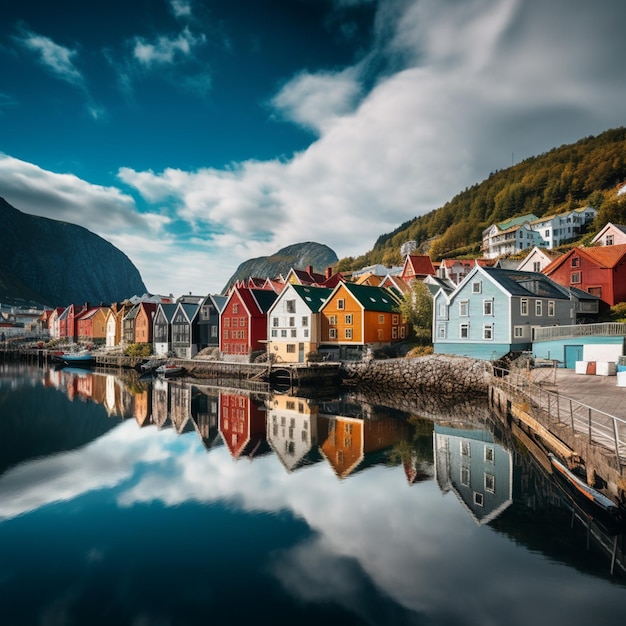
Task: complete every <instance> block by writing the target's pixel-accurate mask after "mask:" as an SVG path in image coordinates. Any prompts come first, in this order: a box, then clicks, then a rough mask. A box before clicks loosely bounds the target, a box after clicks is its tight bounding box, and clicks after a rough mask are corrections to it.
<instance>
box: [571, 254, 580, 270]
mask: <svg viewBox="0 0 626 626" xmlns="http://www.w3.org/2000/svg"><path fill="white" fill-rule="evenodd" d="M572 267H580V258H579V257H577V256H573V257H572Z"/></svg>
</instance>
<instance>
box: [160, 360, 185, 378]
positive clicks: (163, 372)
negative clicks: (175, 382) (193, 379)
mask: <svg viewBox="0 0 626 626" xmlns="http://www.w3.org/2000/svg"><path fill="white" fill-rule="evenodd" d="M154 371H155V372H156V373H157V374H158V375H159V376H163V377H165V378H170V377H173V376H180V375H181V374H182V373H183V372H184V371H185V368H184V367H181V366H180V365H168V364H165V363H164V364H163V365H159V367H157V368H156V370H154Z"/></svg>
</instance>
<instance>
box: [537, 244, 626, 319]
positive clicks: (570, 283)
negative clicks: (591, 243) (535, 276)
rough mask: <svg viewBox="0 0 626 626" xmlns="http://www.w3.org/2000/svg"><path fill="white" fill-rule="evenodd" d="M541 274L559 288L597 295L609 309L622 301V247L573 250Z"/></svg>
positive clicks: (625, 253)
mask: <svg viewBox="0 0 626 626" xmlns="http://www.w3.org/2000/svg"><path fill="white" fill-rule="evenodd" d="M543 273H544V274H545V275H546V276H549V277H550V278H551V279H552V280H554V281H555V282H557V283H559V284H560V285H564V286H565V287H576V288H578V289H581V290H583V291H587V292H589V293H590V294H592V295H594V296H598V297H599V298H600V299H601V300H602V302H603V303H604V304H605V306H608V307H611V306H613V305H615V304H617V303H618V302H624V301H626V244H619V245H613V246H596V247H593V248H573V249H572V250H569V251H568V252H567V253H565V254H564V255H563V256H561V257H559V258H558V259H556V260H555V261H553V262H552V263H550V265H548V266H547V267H545V268H544V270H543Z"/></svg>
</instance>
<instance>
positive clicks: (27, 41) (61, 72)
mask: <svg viewBox="0 0 626 626" xmlns="http://www.w3.org/2000/svg"><path fill="white" fill-rule="evenodd" d="M18 40H19V41H20V42H21V43H22V45H23V46H25V47H26V48H28V49H29V50H32V51H33V52H35V53H37V55H38V56H39V60H40V62H41V63H42V64H43V65H44V66H45V67H46V68H47V69H48V70H50V71H51V72H52V73H53V74H55V75H56V76H58V77H59V78H61V79H62V80H65V81H67V82H69V83H72V84H74V85H79V86H82V85H83V82H84V81H83V76H82V74H81V73H80V71H79V70H78V69H77V68H76V66H75V65H74V62H73V59H74V57H75V56H76V54H77V51H76V50H72V49H71V48H66V47H65V46H61V45H59V44H57V43H55V42H54V41H52V39H50V38H49V37H45V36H43V35H38V34H36V33H33V32H30V31H26V32H24V33H23V35H22V36H21V37H19V38H18Z"/></svg>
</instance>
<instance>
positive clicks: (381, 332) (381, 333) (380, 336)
mask: <svg viewBox="0 0 626 626" xmlns="http://www.w3.org/2000/svg"><path fill="white" fill-rule="evenodd" d="M384 338H385V331H384V330H383V329H382V328H379V329H378V341H382V340H383V339H384Z"/></svg>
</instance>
